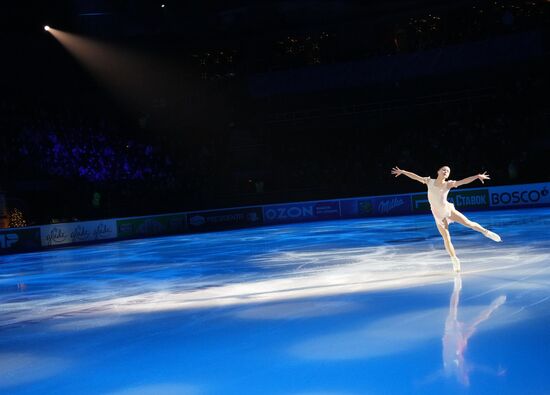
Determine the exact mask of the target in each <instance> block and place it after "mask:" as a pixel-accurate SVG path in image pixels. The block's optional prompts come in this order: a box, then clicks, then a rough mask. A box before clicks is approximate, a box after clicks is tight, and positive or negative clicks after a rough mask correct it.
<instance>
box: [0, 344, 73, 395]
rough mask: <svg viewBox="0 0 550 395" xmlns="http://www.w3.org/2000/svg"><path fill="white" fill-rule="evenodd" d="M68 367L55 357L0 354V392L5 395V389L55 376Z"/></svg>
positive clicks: (65, 362)
mask: <svg viewBox="0 0 550 395" xmlns="http://www.w3.org/2000/svg"><path fill="white" fill-rule="evenodd" d="M68 367H69V363H68V361H66V360H63V359H61V358H57V357H47V356H41V355H35V354H31V353H0V372H1V373H0V392H1V393H4V394H7V393H9V391H8V390H7V388H10V387H13V386H17V385H22V384H29V383H32V382H35V381H38V380H43V379H45V378H48V377H51V376H55V375H57V374H60V373H62V372H63V371H65V370H66V369H67V368H68ZM6 391H7V392H6Z"/></svg>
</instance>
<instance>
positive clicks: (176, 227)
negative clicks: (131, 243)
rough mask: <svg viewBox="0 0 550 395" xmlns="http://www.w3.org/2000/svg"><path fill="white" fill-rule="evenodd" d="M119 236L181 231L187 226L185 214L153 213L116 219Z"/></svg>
mask: <svg viewBox="0 0 550 395" xmlns="http://www.w3.org/2000/svg"><path fill="white" fill-rule="evenodd" d="M117 227H118V236H119V237H122V238H124V237H135V236H143V235H158V234H163V233H181V232H185V229H186V228H187V215H186V214H168V215H155V216H153V217H138V218H126V219H119V220H117Z"/></svg>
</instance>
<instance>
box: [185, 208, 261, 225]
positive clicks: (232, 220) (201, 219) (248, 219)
mask: <svg viewBox="0 0 550 395" xmlns="http://www.w3.org/2000/svg"><path fill="white" fill-rule="evenodd" d="M259 210H260V209H259V208H243V209H231V210H221V211H206V212H201V213H200V214H194V215H193V214H192V216H190V217H189V219H188V221H189V225H190V226H191V227H193V228H199V227H200V228H202V229H203V230H208V229H212V230H214V229H231V228H235V227H243V226H250V225H255V224H256V223H258V222H261V221H262V216H261V212H260V211H259Z"/></svg>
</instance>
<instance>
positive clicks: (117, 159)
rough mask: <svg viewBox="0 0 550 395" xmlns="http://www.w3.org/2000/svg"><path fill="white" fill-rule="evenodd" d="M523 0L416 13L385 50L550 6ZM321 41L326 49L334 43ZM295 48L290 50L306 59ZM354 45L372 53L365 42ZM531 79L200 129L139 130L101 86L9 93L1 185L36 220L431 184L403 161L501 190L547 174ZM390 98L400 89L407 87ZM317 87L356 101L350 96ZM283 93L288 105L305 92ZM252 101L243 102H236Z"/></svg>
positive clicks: (447, 39)
mask: <svg viewBox="0 0 550 395" xmlns="http://www.w3.org/2000/svg"><path fill="white" fill-rule="evenodd" d="M518 4H519V3H516V2H514V1H509V2H507V3H506V4H504V3H500V2H491V3H485V5H486V6H488V5H491V10H492V11H491V12H488V11H487V10H485V9H484V10H485V11H484V12H480V10H481V9H480V8H476V7H477V6H476V7H474V6H472V5H471V4H470V5H469V6H468V7H469V8H468V9H466V8H464V7H465V6H461V7H462V8H459V10H462V11H463V13H462V14H461V13H460V12H458V11H457V10H456V9H452V12H453V13H455V14H453V15H454V16H457V19H456V20H455V21H454V22H453V21H451V19H450V16H451V9H448V10H447V14H446V15H443V14H442V16H441V17H440V16H437V17H436V16H434V15H435V14H431V15H429V17H430V18H427V17H426V18H422V17H420V16H417V18H416V19H414V20H411V19H410V17H409V16H407V18H409V19H407V26H406V27H403V26H401V27H399V26H400V25H395V24H393V25H392V28H391V29H390V30H391V31H394V29H396V26H397V31H401V33H399V34H397V36H394V35H392V36H391V37H392V39H390V43H391V44H390V47H391V45H393V46H394V47H393V49H392V51H394V52H395V51H415V50H419V49H423V48H430V47H434V46H438V45H449V44H452V43H453V42H460V41H461V40H467V39H476V38H483V37H484V34H486V33H487V32H491V34H492V32H494V31H495V30H498V29H497V28H496V26H497V25H498V26H500V28H502V29H503V31H504V32H506V31H510V30H514V29H522V28H523V22H525V20H531V19H534V20H536V21H539V20H540V19H541V18H542V19H544V18H545V17H544V16H542V15H541V13H540V10H541V9H542V8H541V7H545V6H547V4H542V2H541V1H538V0H534V1H533V2H531V3H529V4H528V3H521V5H518ZM472 13H474V14H475V15H477V17H476V18H477V19H476V18H471V16H472V15H473V14H472ZM461 15H462V17H460V16H461ZM418 18H420V19H418ZM530 18H531V19H530ZM381 20H382V19H381ZM461 21H463V22H464V21H467V23H466V22H464V23H462V22H461ZM491 21H492V22H491ZM430 24H433V26H432V27H433V29H432V28H431V27H430V26H431V25H430ZM461 26H462V28H461ZM531 26H535V25H531ZM500 28H499V29H500ZM461 29H462V30H461ZM476 29H477V30H476ZM352 30H353V29H350V31H352ZM457 32H458V33H457ZM371 33H372V32H371ZM339 39H341V37H340V38H339ZM323 40H327V43H328V41H330V37H329V36H326V35H325V36H323ZM387 42H388V41H387V40H379V41H376V42H375V44H373V45H374V47H373V48H372V51H371V52H369V55H368V56H372V55H376V54H379V55H380V54H384V53H387V52H386V50H389V48H390V47H384V45H386V44H387ZM291 44H292V45H293V46H294V47H296V45H297V43H296V42H294V41H293V42H292V43H291ZM285 45H286V44H285ZM283 46H284V45H283ZM338 46H339V45H338ZM294 47H293V48H294ZM296 48H300V46H299V45H298V47H296ZM327 48H328V47H327ZM384 48H386V49H384ZM300 51H302V50H301V49H299V50H298V52H296V51H295V50H292V51H291V52H288V53H287V55H288V56H287V55H285V56H286V57H287V58H288V59H290V58H292V57H295V56H298V57H299V56H301V55H299V52H300ZM323 51H324V49H323V47H322V46H321V47H319V48H317V50H316V51H314V52H311V53H313V54H314V55H315V56H318V57H320V59H321V62H322V59H323V57H324V59H330V61H331V62H332V61H341V60H346V59H347V58H346V56H347V55H345V54H344V55H342V56H339V55H338V56H336V55H335V54H336V52H330V51H329V52H323ZM350 53H354V54H356V55H358V56H364V55H365V54H366V52H361V51H358V50H357V48H355V49H353V48H352V49H351V50H350ZM388 53H389V52H388ZM269 56H270V57H269V59H270V64H271V66H273V67H271V66H270V67H269V68H271V69H278V68H284V67H287V66H288V65H289V64H290V63H292V65H300V62H298V63H296V62H295V61H294V60H291V61H290V63H289V64H286V66H285V62H286V60H284V58H285V56H278V55H276V54H273V53H272V54H271V55H269ZM289 57H290V58H289ZM277 59H279V60H277ZM288 59H287V60H288ZM248 61H251V60H250V59H249V60H248ZM277 61H281V62H282V63H280V64H278V65H277V64H276V62H277ZM251 62H252V61H251ZM274 62H275V63H274ZM308 62H309V60H306V61H305V63H304V64H311V63H308ZM268 63H269V62H268ZM313 63H315V62H313ZM543 68H544V67H543ZM522 73H523V71H520V72H518V75H517V76H516V77H517V78H515V79H514V78H510V79H509V80H506V78H508V77H505V79H504V80H505V81H506V83H507V85H509V86H508V88H507V89H505V90H496V91H494V92H493V94H492V95H493V96H491V97H488V98H485V99H483V100H481V101H478V99H477V98H474V97H471V98H469V97H467V96H466V97H463V98H461V99H460V100H459V101H456V102H453V101H449V102H441V103H434V104H432V105H428V106H424V107H417V106H414V105H412V106H409V107H406V108H394V109H391V108H390V109H385V110H382V109H380V110H377V111H374V112H371V113H368V114H363V115H361V114H350V115H349V117H342V118H338V119H337V120H336V121H335V122H332V123H331V122H329V117H323V115H322V114H323V105H324V104H323V103H322V100H321V101H320V102H319V104H318V110H319V111H318V113H319V114H321V115H320V116H319V117H318V120H317V122H313V121H312V122H309V121H305V122H301V123H293V122H282V123H279V124H277V125H276V126H273V125H266V124H265V123H263V121H262V120H261V116H260V117H257V114H255V113H253V112H254V111H255V110H254V107H253V106H251V107H250V108H241V109H240V113H241V115H240V119H237V120H235V123H236V126H235V125H234V124H230V125H227V127H225V128H221V129H216V130H213V131H211V132H210V133H205V134H204V136H202V134H203V133H202V132H201V131H194V130H180V129H178V130H170V131H162V132H161V131H158V130H156V129H155V126H154V125H149V126H147V125H142V124H140V122H139V118H136V119H132V116H129V115H128V114H125V113H123V112H122V111H120V110H117V109H116V108H106V106H105V105H103V106H100V105H98V103H100V102H101V101H100V100H95V99H94V97H93V93H92V94H87V95H90V96H91V97H88V98H87V99H86V100H84V101H83V102H79V101H71V100H70V99H69V100H65V101H63V100H61V101H60V100H51V101H48V100H47V99H46V100H44V99H40V98H39V97H25V98H21V97H17V95H12V94H10V95H6V96H4V97H3V98H1V99H0V130H2V131H3V133H0V149H1V150H2V155H1V156H0V192H1V191H3V192H4V193H5V195H6V196H7V202H8V206H11V207H9V208H10V209H11V210H12V212H16V213H17V218H18V221H17V222H18V223H26V224H40V223H49V222H55V221H71V220H83V219H92V218H101V217H122V216H136V215H147V214H154V213H162V212H176V211H188V210H197V209H206V208H213V207H230V206H235V205H250V204H263V203H276V202H284V201H291V200H316V199H329V198H338V197H351V196H360V195H363V196H365V195H373V194H389V193H402V192H409V191H413V190H415V188H416V190H421V189H422V188H421V187H422V186H420V185H415V186H413V185H414V184H410V185H411V187H409V186H407V185H406V184H403V183H396V182H395V180H393V178H392V176H391V175H390V169H391V168H392V167H393V166H396V165H397V166H400V167H402V168H405V169H408V170H411V171H415V172H418V173H419V174H422V175H432V176H433V175H435V171H436V170H437V169H438V168H439V167H440V166H442V165H449V166H450V167H451V169H452V171H453V174H452V177H453V178H460V177H466V176H469V175H471V174H475V173H476V172H483V171H488V172H489V173H490V174H491V176H492V181H491V182H492V184H493V185H499V184H510V183H525V182H536V181H548V179H547V178H545V177H547V172H545V170H544V169H545V167H544V165H545V163H544V160H545V158H547V157H548V156H549V155H548V154H549V153H550V152H549V151H550V141H549V137H548V133H547V131H548V130H549V128H550V108H549V107H548V104H547V103H546V102H544V101H538V99H537V98H539V97H541V94H545V92H547V89H548V87H549V82H548V76H547V74H544V73H543V74H541V75H543V77H542V79H541V78H540V75H539V77H536V78H535V79H532V80H531V79H529V76H523V75H522ZM511 75H512V76H513V72H512V74H511ZM442 78H443V79H445V78H453V77H442ZM466 78H467V77H466ZM447 82H449V80H448V81H447ZM415 83H418V84H420V82H417V81H416V82H415V81H412V82H409V84H410V85H411V86H412V87H413V89H414V84H415ZM442 84H443V85H444V84H445V81H443V82H442ZM240 89H242V87H241V88H240ZM386 92H390V95H392V94H393V95H396V96H398V95H400V91H399V90H398V89H397V90H395V91H392V90H391V89H389V90H386ZM392 92H393V93H392ZM226 93H227V92H226ZM322 95H323V96H327V95H333V96H336V98H335V99H334V100H333V101H336V102H338V101H339V100H340V99H339V98H338V97H337V96H338V95H343V96H347V97H346V100H348V101H349V96H348V93H347V92H346V91H342V92H328V93H327V92H323V93H322ZM322 95H319V96H322ZM59 96H60V97H63V94H60V95H59ZM83 96H85V95H83ZM236 97H238V96H236ZM287 99H289V98H283V99H281V100H283V101H286V102H288V103H290V102H292V100H294V101H297V100H301V99H300V98H291V99H289V100H287ZM346 100H344V99H342V100H341V101H342V102H345V101H346ZM369 100H376V99H375V98H373V97H370V99H369ZM384 100H388V98H387V97H386V98H385V99H384ZM250 101H251V100H250ZM250 101H246V100H243V102H242V103H241V104H240V105H241V107H246V106H247V105H250V104H251V102H250ZM288 103H287V105H288ZM374 107H376V106H374ZM374 107H373V108H374ZM264 115H265V114H264ZM190 116H192V114H191V115H190ZM213 118H214V117H213ZM258 119H260V120H258ZM340 120H342V122H341V123H340ZM203 126H204V127H203V129H202V130H206V129H208V128H209V127H210V128H212V126H211V125H210V126H209V125H203ZM182 128H183V126H182ZM176 129H177V127H176ZM245 135H247V136H248V137H247V138H243V136H245ZM191 136H192V138H191Z"/></svg>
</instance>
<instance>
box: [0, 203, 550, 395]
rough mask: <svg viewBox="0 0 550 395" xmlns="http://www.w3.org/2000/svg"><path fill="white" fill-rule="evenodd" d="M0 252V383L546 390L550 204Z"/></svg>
mask: <svg viewBox="0 0 550 395" xmlns="http://www.w3.org/2000/svg"><path fill="white" fill-rule="evenodd" d="M466 214H467V215H468V217H470V218H471V219H472V220H475V221H477V222H479V223H480V224H481V225H483V226H486V227H488V228H490V229H491V230H493V231H495V232H497V233H499V234H500V235H501V236H502V239H503V242H502V243H495V242H493V241H491V240H490V239H488V238H485V237H483V236H482V235H481V234H479V233H477V232H475V231H472V230H470V229H467V228H464V227H462V226H461V225H458V224H452V225H451V227H450V231H451V235H452V237H453V242H454V246H455V249H456V250H457V254H458V256H459V257H460V258H461V260H462V273H461V275H455V274H454V273H453V270H452V264H451V262H450V259H449V258H448V256H447V254H446V252H445V250H444V247H443V241H442V239H441V236H440V235H439V233H438V231H437V229H436V227H435V224H434V221H433V218H432V217H431V216H428V215H423V216H408V217H394V218H381V219H355V220H345V221H327V222H313V223H305V224H292V225H279V226H270V227H261V228H254V229H245V230H235V231H226V232H216V233H204V234H189V235H179V236H172V237H162V238H153V239H141V240H129V241H123V242H115V243H108V244H98V245H93V246H85V247H78V248H65V249H56V250H49V251H44V252H36V253H28V254H17V255H8V256H2V257H0V306H1V314H0V373H1V374H0V393H2V394H117V395H123V394H124V395H138V394H139V395H146V394H147V395H149V394H150V395H160V394H170V395H172V394H181V395H203V394H214V395H217V394H221V395H223V394H235V395H243V394H261V395H268V394H269V395H270V394H273V395H378V394H380V395H381V394H413V393H416V394H434V395H441V394H463V393H464V394H466V393H467V394H484V395H486V394H514V395H516V394H550V374H549V373H550V370H549V365H550V209H528V210H508V211H493V212H473V213H466Z"/></svg>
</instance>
